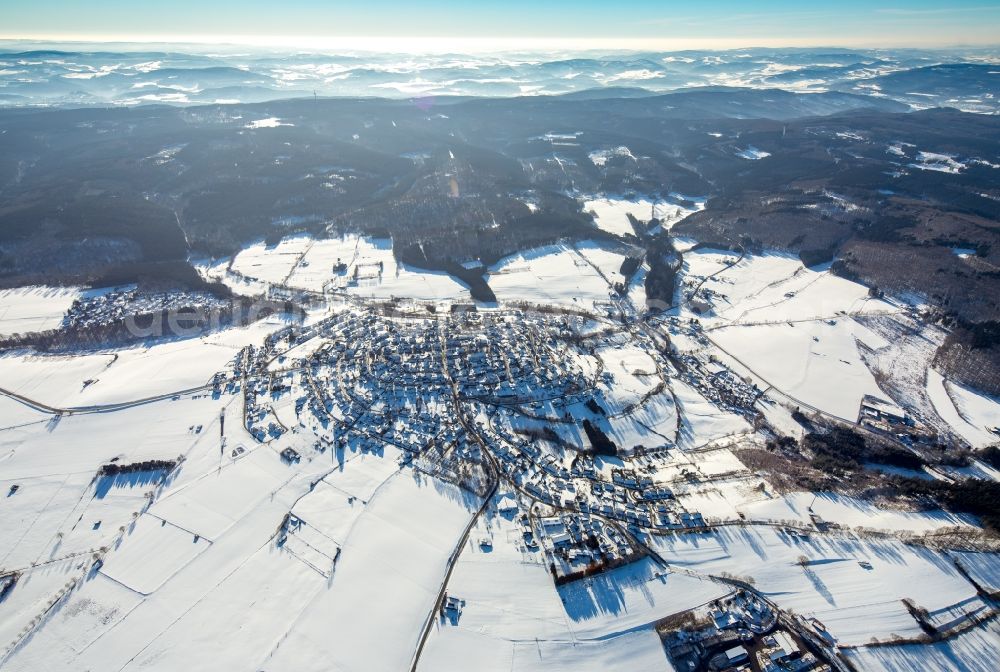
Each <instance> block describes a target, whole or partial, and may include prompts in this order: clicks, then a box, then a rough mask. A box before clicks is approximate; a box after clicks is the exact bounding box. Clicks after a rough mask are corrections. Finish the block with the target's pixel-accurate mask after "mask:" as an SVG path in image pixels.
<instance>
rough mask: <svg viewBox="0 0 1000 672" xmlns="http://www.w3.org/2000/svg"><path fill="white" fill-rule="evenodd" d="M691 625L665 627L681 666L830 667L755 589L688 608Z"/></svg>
mask: <svg viewBox="0 0 1000 672" xmlns="http://www.w3.org/2000/svg"><path fill="white" fill-rule="evenodd" d="M688 615H689V619H688V625H686V626H685V627H681V628H676V629H672V630H667V631H664V632H663V633H661V634H662V636H663V640H664V646H665V647H666V650H667V655H668V656H669V657H670V660H671V663H672V664H673V666H674V668H675V669H677V670H692V671H693V670H705V669H708V670H713V671H716V672H724V671H725V672H729V671H732V672H749V671H750V670H755V671H756V670H760V671H762V672H806V671H813V670H815V671H817V672H819V671H826V670H829V669H830V667H829V665H828V664H827V663H824V662H822V661H820V660H819V659H817V657H816V656H815V655H814V654H813V653H811V652H810V651H809V649H808V647H806V646H805V645H804V644H803V642H802V640H801V639H800V638H799V637H798V636H797V635H795V634H793V633H792V632H791V631H790V630H789V629H787V628H786V627H785V626H783V625H782V623H781V622H780V621H779V615H778V613H777V612H776V611H775V610H774V609H773V608H772V607H771V606H770V605H769V604H768V603H767V602H765V601H764V600H762V599H761V598H760V597H758V596H756V595H755V594H753V593H752V592H750V591H745V590H741V589H738V590H736V591H735V592H733V593H731V594H729V595H728V596H726V597H724V598H721V599H719V600H715V601H713V602H710V603H709V604H707V605H703V606H701V607H698V608H697V609H695V610H693V611H692V612H689V614H688Z"/></svg>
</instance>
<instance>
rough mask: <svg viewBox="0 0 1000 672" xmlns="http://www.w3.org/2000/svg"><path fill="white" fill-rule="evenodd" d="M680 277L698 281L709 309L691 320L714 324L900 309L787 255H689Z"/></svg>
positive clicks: (691, 284) (707, 252) (688, 285)
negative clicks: (701, 320) (695, 319)
mask: <svg viewBox="0 0 1000 672" xmlns="http://www.w3.org/2000/svg"><path fill="white" fill-rule="evenodd" d="M682 277H683V280H684V285H685V289H686V290H688V291H690V290H693V289H694V288H695V286H697V285H699V283H700V285H701V292H700V293H699V298H701V299H702V300H704V301H706V302H707V303H708V304H709V305H710V306H711V310H710V311H709V312H707V313H702V314H696V313H693V314H692V316H695V317H699V319H703V320H704V321H705V322H706V324H707V325H710V326H721V325H723V324H751V325H755V324H769V323H777V322H785V321H793V322H794V321H798V320H812V319H836V318H837V317H838V316H839V315H840V314H841V313H847V314H863V313H879V312H892V311H895V310H897V309H898V307H897V306H895V305H894V304H891V303H889V302H887V301H884V300H881V299H873V298H871V297H869V296H868V288H867V287H864V286H863V285H859V284H857V283H855V282H851V281H850V280H846V279H844V278H840V277H838V276H835V275H833V274H831V273H830V271H829V269H828V266H826V265H824V266H817V267H814V268H807V267H805V266H803V265H802V262H801V261H800V260H799V258H798V257H797V256H795V255H792V254H788V253H783V252H768V253H764V254H756V255H745V256H744V257H742V258H741V257H740V254H739V253H738V252H730V251H725V250H712V249H708V248H704V249H699V250H693V251H688V252H685V253H684V265H683V269H682ZM684 314H685V315H686V314H687V313H684Z"/></svg>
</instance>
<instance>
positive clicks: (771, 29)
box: [0, 0, 1000, 48]
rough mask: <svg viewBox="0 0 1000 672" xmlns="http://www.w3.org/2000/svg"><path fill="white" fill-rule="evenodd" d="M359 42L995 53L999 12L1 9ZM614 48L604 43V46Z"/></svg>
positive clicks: (625, 7)
mask: <svg viewBox="0 0 1000 672" xmlns="http://www.w3.org/2000/svg"><path fill="white" fill-rule="evenodd" d="M345 36H346V37H349V38H353V39H354V40H359V39H360V38H363V37H381V38H403V37H405V38H416V40H412V39H411V41H412V42H419V41H420V40H425V41H428V40H431V39H432V38H451V39H453V40H455V41H456V42H466V43H470V42H471V41H472V39H474V38H487V39H488V40H490V41H492V42H502V41H508V42H512V43H513V42H515V41H517V40H520V41H522V42H525V43H531V42H538V43H544V42H546V41H551V42H552V43H553V44H562V43H565V44H567V45H569V44H570V43H573V44H576V45H578V46H581V47H585V46H587V44H588V43H590V44H592V45H593V46H595V47H606V46H615V45H620V46H636V47H640V48H648V47H662V48H670V47H671V46H672V47H676V48H686V47H697V46H705V47H726V46H751V45H760V46H795V45H802V46H807V45H820V44H821V45H843V46H855V45H858V46H914V47H920V46H951V45H987V44H988V45H996V44H998V43H1000V2H997V1H993V2H984V1H981V0H953V2H951V3H946V2H931V1H929V0H910V1H908V2H900V1H898V0H865V1H862V0H839V1H835V2H811V3H806V2H802V1H801V0H799V1H797V2H791V1H788V0H745V1H738V0H720V1H711V0H704V1H702V2H689V1H688V2H679V1H674V0H618V1H615V2H610V1H601V2H599V1H596V0H572V1H570V0H533V1H528V0H504V1H502V2H485V1H478V2H477V1H476V0H464V1H459V0H429V1H426V2H414V1H409V2H406V1H401V0H355V1H351V2H344V1H341V0H267V1H264V0H214V1H213V0H90V1H84V0H27V1H26V0H0V37H2V38H30V39H42V38H54V39H61V40H66V39H81V40H126V41H130V40H195V41H215V40H221V41H234V42H256V43H263V44H288V45H291V46H295V45H296V44H300V45H302V46H309V45H312V46H316V45H318V44H319V43H321V42H323V41H324V40H326V41H329V43H330V44H331V45H333V46H335V45H336V44H338V43H342V44H346V43H350V42H351V40H346V41H345V40H342V39H337V38H341V37H345ZM612 43H614V44H612Z"/></svg>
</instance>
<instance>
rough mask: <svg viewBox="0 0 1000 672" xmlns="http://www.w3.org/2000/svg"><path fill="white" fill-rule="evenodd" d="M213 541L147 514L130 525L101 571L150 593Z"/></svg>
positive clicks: (118, 580)
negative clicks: (119, 544)
mask: <svg viewBox="0 0 1000 672" xmlns="http://www.w3.org/2000/svg"><path fill="white" fill-rule="evenodd" d="M210 545H211V542H210V541H208V540H207V539H203V538H200V537H197V536H196V535H194V534H193V533H192V532H189V531H187V530H184V529H182V528H180V527H177V526H176V525H173V524H169V523H167V521H166V520H165V519H163V518H158V517H156V516H153V515H149V514H146V515H143V516H140V517H139V518H138V519H136V520H135V521H134V522H133V523H131V524H130V525H129V528H128V530H127V536H126V537H124V538H123V540H122V543H121V547H120V548H118V549H117V551H116V552H115V553H114V555H112V556H111V558H110V560H108V562H105V563H104V566H103V567H101V569H100V571H101V573H103V574H104V575H105V576H107V577H109V578H111V579H113V580H114V581H117V582H118V583H120V584H122V585H123V586H125V587H127V588H129V589H130V590H133V591H135V592H136V593H139V594H140V595H149V594H150V593H152V592H153V591H155V590H156V589H157V588H159V587H160V586H162V585H163V584H164V583H165V582H166V581H167V580H168V579H169V578H170V577H171V576H173V575H174V574H176V573H177V572H179V571H181V570H182V569H183V568H184V567H185V566H186V565H187V564H188V563H189V562H191V561H192V560H194V559H195V558H196V557H198V555H199V554H200V553H202V552H203V551H205V550H206V549H207V548H208V547H209V546H210Z"/></svg>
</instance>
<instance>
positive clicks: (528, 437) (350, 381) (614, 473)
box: [219, 309, 705, 580]
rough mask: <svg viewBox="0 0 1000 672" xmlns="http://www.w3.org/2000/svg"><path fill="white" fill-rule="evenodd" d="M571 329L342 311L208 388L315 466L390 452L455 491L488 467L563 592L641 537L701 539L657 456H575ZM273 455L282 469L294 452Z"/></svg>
mask: <svg viewBox="0 0 1000 672" xmlns="http://www.w3.org/2000/svg"><path fill="white" fill-rule="evenodd" d="M573 319H576V318H574V317H572V316H571V317H567V316H564V315H557V316H545V315H537V314H532V315H525V314H523V313H521V311H517V310H509V311H490V312H477V311H464V312H458V313H452V314H443V315H440V316H430V317H428V316H419V315H417V316H409V317H402V318H400V317H391V316H386V315H383V314H380V313H378V312H376V311H374V310H371V309H352V310H349V311H348V310H345V311H340V312H337V313H334V314H332V315H331V316H329V317H327V318H325V319H324V320H321V321H318V322H316V323H313V324H312V325H309V326H297V327H294V328H290V329H286V330H284V331H283V332H281V333H279V334H276V335H274V336H273V337H272V338H270V339H268V341H267V342H266V343H265V344H264V346H263V347H261V348H246V349H245V350H244V351H242V352H241V353H240V355H239V356H238V357H237V358H236V359H235V360H234V365H233V366H234V370H233V374H232V375H231V376H229V377H228V379H223V380H220V381H219V383H220V384H222V383H224V382H226V381H227V380H228V384H229V386H235V385H242V387H243V390H242V391H243V393H244V397H245V419H246V429H247V430H248V431H249V432H250V433H251V434H252V435H253V436H254V437H255V438H256V439H257V440H258V441H261V442H270V441H272V440H275V439H279V438H280V437H282V436H284V435H285V433H287V432H292V433H293V434H294V433H297V432H303V433H304V434H307V435H308V434H311V436H312V437H313V438H311V439H310V441H311V442H312V448H313V449H315V450H316V451H318V452H324V451H326V450H333V451H345V452H347V451H350V452H371V453H374V454H382V451H383V450H384V447H385V446H390V445H391V446H395V447H396V448H398V449H400V451H399V455H400V456H401V457H400V458H399V460H400V462H401V464H404V465H411V466H413V467H415V468H419V469H421V470H422V471H425V472H427V473H431V474H434V475H435V476H441V477H443V478H446V479H449V480H452V481H454V482H460V483H463V484H468V483H472V484H476V483H478V484H480V485H481V484H482V483H483V482H484V481H485V480H488V479H485V477H484V474H485V473H486V471H487V462H489V465H490V469H489V471H492V470H493V469H494V468H495V469H496V470H497V471H498V472H499V473H498V475H499V476H500V477H501V480H502V481H503V482H504V483H506V484H508V485H509V486H510V487H512V488H514V489H515V490H516V491H517V492H518V496H519V500H520V501H522V502H523V501H531V502H533V503H535V504H537V505H539V506H541V507H542V509H541V513H538V514H537V515H536V514H535V513H532V514H531V517H530V518H529V516H528V515H526V514H525V513H523V512H520V511H518V513H519V514H520V515H521V516H522V518H521V523H522V526H523V527H524V529H523V534H524V543H525V546H527V547H528V548H529V549H532V550H541V551H544V552H545V554H546V556H547V558H548V560H549V564H550V566H551V567H552V571H553V573H554V575H555V577H556V579H557V580H563V579H566V580H569V579H571V578H573V577H575V576H578V575H582V573H586V574H590V573H593V572H594V571H600V569H601V568H604V567H609V566H617V565H618V564H621V563H623V562H627V561H629V560H630V559H633V558H634V557H637V551H636V548H635V544H634V540H635V539H636V538H637V537H640V536H641V535H644V534H649V533H657V532H667V531H670V530H689V529H703V528H704V527H705V521H704V519H703V518H702V516H701V514H700V513H698V512H696V511H688V510H686V509H685V508H684V507H683V506H682V505H681V504H680V503H679V502H678V501H677V500H676V499H675V497H674V492H673V490H672V488H671V486H670V484H669V483H667V482H664V481H663V478H662V476H659V474H661V473H665V472H664V469H667V468H668V467H671V465H673V466H676V459H677V457H676V449H674V448H673V446H672V445H666V446H661V447H660V448H659V449H653V450H643V451H638V452H629V453H625V454H623V455H620V456H618V457H616V458H614V459H613V460H607V459H605V458H603V457H601V456H599V455H596V454H593V453H591V452H588V451H589V449H588V448H587V445H588V444H586V443H585V439H584V438H583V437H584V434H583V433H582V432H581V430H580V429H579V426H578V425H577V424H576V420H575V419H574V418H573V417H572V414H571V413H570V411H571V410H573V409H575V412H577V413H579V412H580V411H579V408H580V407H581V406H586V407H587V408H591V407H590V406H587V405H586V401H592V402H593V400H594V399H603V397H602V396H601V393H600V390H601V389H602V388H601V385H603V383H602V382H601V380H602V375H601V366H600V364H599V363H598V364H597V365H596V366H595V365H594V364H593V363H592V364H590V365H589V368H590V369H591V370H590V372H589V373H588V372H587V371H585V368H586V367H585V366H584V365H583V364H582V363H581V362H582V359H583V358H582V357H581V353H582V352H583V351H584V350H585V349H587V348H588V347H589V348H593V347H596V346H597V345H599V343H601V342H605V341H606V337H605V336H603V335H601V334H596V335H583V336H581V334H580V330H579V328H578V327H579V325H574V324H572V323H571V321H572V320H573ZM594 339H596V342H593V343H592V342H591V341H594ZM653 355H654V356H655V357H656V358H657V359H658V360H660V363H661V364H665V362H663V361H662V355H661V354H660V353H659V352H657V351H655V350H654V351H653ZM605 373H606V372H605ZM637 399H638V397H637ZM593 403H594V405H596V406H598V411H593V410H592V411H591V412H592V413H593V414H595V417H597V415H600V416H601V417H604V415H605V413H606V412H605V410H604V409H603V408H601V407H600V404H598V403H597V402H593ZM637 403H640V404H641V403H642V401H641V400H638V401H637ZM560 411H565V414H564V415H565V416H566V417H563V416H562V415H559V416H558V417H554V416H555V415H556V414H558V413H559V412H560ZM546 413H548V414H549V415H546ZM556 430H559V431H556ZM574 431H576V432H577V433H576V435H575V437H574V434H573V432H574ZM470 434H471V435H470ZM668 443H669V442H668ZM275 446H276V447H278V446H280V447H282V448H283V452H282V454H281V457H282V459H283V460H284V461H285V462H286V463H288V464H289V465H294V464H295V463H297V462H298V461H299V460H300V459H301V458H302V454H301V453H302V450H303V448H304V447H306V446H305V445H303V444H301V443H294V446H295V447H294V448H292V447H290V446H289V444H287V443H286V442H278V443H276V444H275ZM667 471H670V469H667ZM674 471H676V470H673V471H671V473H674ZM515 508H516V507H515Z"/></svg>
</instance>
